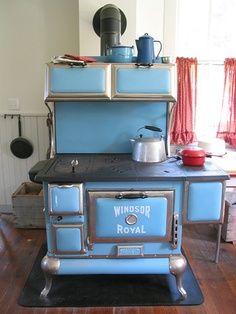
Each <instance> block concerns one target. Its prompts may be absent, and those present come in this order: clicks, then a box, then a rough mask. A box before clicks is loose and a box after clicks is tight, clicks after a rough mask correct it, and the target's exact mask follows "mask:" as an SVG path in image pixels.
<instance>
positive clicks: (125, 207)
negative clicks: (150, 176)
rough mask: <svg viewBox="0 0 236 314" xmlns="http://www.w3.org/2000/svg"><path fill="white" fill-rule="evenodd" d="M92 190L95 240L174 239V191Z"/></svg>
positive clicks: (92, 237)
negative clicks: (172, 236)
mask: <svg viewBox="0 0 236 314" xmlns="http://www.w3.org/2000/svg"><path fill="white" fill-rule="evenodd" d="M143 193H144V192H141V191H132V192H130V191H124V192H122V193H119V192H117V191H107V192H105V191H104V192H103V191H101V192H93V191H89V234H90V241H91V242H137V241H142V242H155V241H157V240H159V241H168V240H170V239H171V217H172V213H173V195H174V192H173V191H147V192H145V195H144V197H143V196H142V195H143Z"/></svg>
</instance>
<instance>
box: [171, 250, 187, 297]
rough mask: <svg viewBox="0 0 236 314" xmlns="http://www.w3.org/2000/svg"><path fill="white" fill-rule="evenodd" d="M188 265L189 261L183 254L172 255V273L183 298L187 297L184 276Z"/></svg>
mask: <svg viewBox="0 0 236 314" xmlns="http://www.w3.org/2000/svg"><path fill="white" fill-rule="evenodd" d="M186 267H187V261H186V259H185V257H184V256H183V255H172V256H170V273H171V274H172V275H174V276H175V279H176V286H177V289H178V291H179V293H180V294H181V296H182V298H183V299H186V298H187V292H186V290H185V289H184V287H183V281H182V276H183V273H184V271H185V269H186Z"/></svg>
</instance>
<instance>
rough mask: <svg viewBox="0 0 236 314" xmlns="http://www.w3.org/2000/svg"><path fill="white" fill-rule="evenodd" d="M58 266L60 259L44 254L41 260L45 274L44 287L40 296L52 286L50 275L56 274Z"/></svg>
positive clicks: (46, 293) (45, 293) (44, 295)
mask: <svg viewBox="0 0 236 314" xmlns="http://www.w3.org/2000/svg"><path fill="white" fill-rule="evenodd" d="M59 267H60V260H59V259H58V258H55V257H49V256H47V255H46V256H44V258H43V259H42V261H41V268H42V271H43V273H44V276H45V287H44V289H43V290H42V291H41V294H40V296H41V297H46V296H47V295H48V293H49V291H50V289H51V287H52V275H53V274H57V271H58V269H59Z"/></svg>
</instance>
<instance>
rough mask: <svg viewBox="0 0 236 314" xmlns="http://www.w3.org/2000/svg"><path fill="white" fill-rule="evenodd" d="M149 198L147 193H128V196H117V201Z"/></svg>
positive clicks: (120, 194)
mask: <svg viewBox="0 0 236 314" xmlns="http://www.w3.org/2000/svg"><path fill="white" fill-rule="evenodd" d="M147 197H148V196H147V195H146V194H145V193H136V194H133V193H127V194H123V193H119V194H118V195H116V196H115V198H116V199H119V200H121V199H136V198H147Z"/></svg>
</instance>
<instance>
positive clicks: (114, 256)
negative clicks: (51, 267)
mask: <svg viewBox="0 0 236 314" xmlns="http://www.w3.org/2000/svg"><path fill="white" fill-rule="evenodd" d="M86 253H87V252H86ZM53 256H54V257H56V258H63V259H78V258H79V259H101V258H106V259H133V258H169V257H170V254H159V253H157V254H143V255H142V256H137V255H128V256H124V255H122V256H118V255H111V254H104V255H102V254H99V255H93V254H89V255H80V256H78V255H75V254H71V255H70V256H69V255H65V254H64V255H63V254H53Z"/></svg>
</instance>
